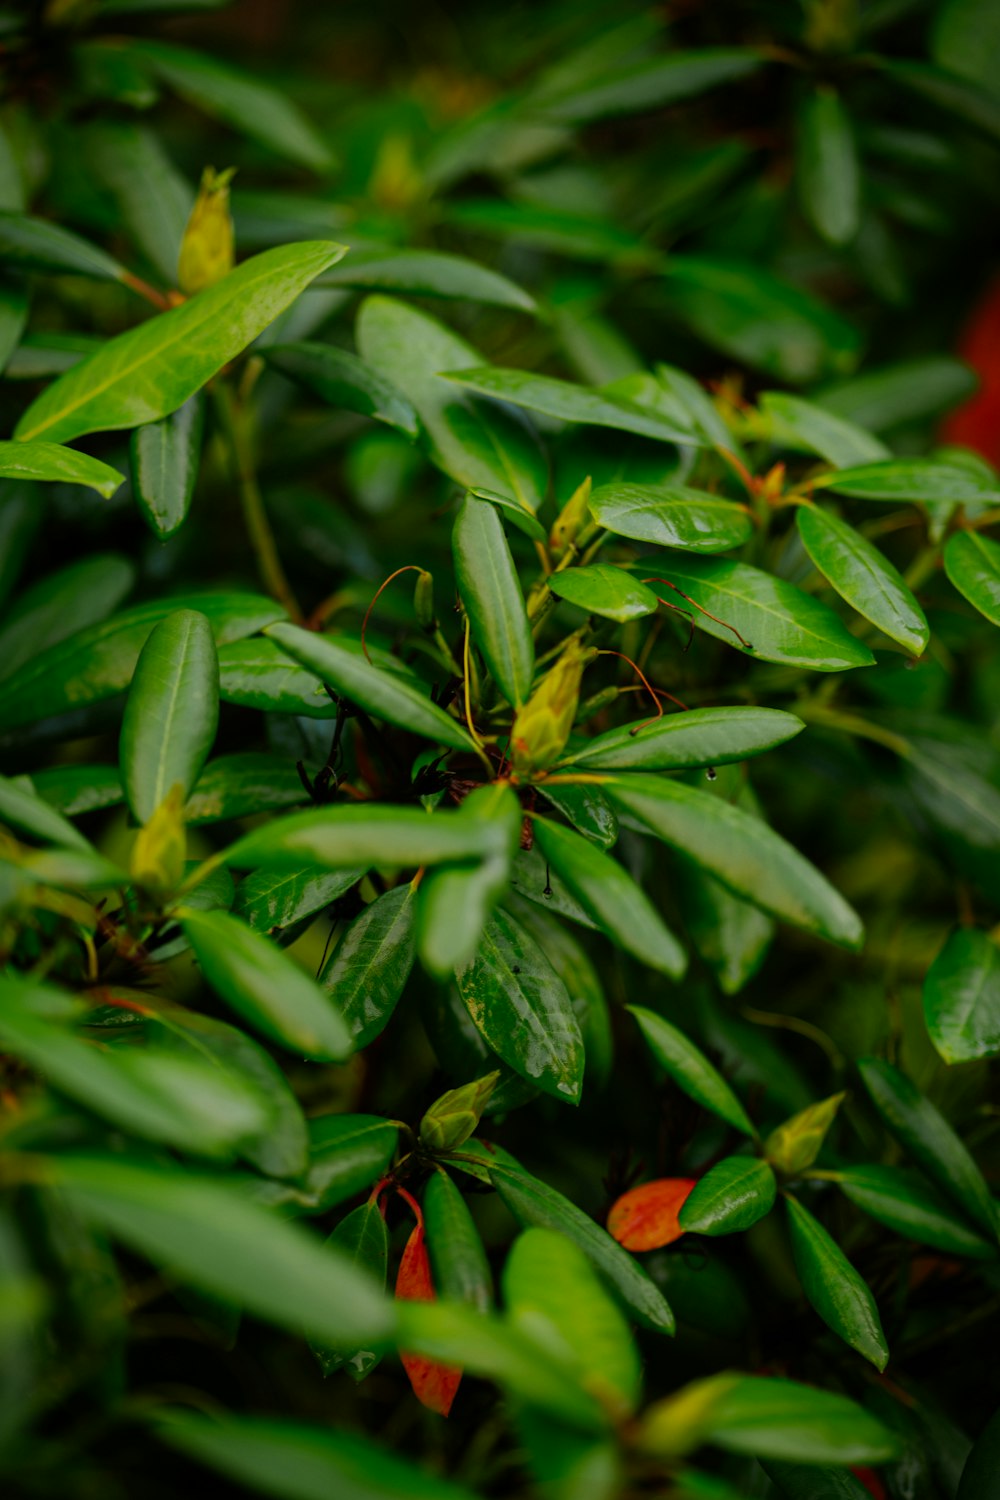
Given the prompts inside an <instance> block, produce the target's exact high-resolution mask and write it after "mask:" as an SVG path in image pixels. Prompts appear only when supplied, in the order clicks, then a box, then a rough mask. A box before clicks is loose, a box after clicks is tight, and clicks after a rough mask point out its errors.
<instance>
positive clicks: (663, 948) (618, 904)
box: [532, 818, 687, 979]
mask: <svg viewBox="0 0 1000 1500" xmlns="http://www.w3.org/2000/svg"><path fill="white" fill-rule="evenodd" d="M532 827H533V830H534V836H535V842H536V843H537V845H538V847H539V849H540V850H541V852H542V854H543V855H544V856H545V859H546V861H547V862H548V863H549V864H550V865H551V866H552V868H553V869H554V870H555V871H556V873H557V874H558V875H559V876H560V877H561V878H562V881H563V883H564V884H565V886H566V888H567V890H568V891H569V892H570V893H571V895H573V896H575V897H576V899H577V901H579V903H580V905H581V906H582V907H583V909H584V911H585V912H586V913H587V914H588V916H590V917H592V918H593V920H594V921H595V922H596V923H597V925H598V927H599V928H600V930H601V931H602V932H603V933H604V934H605V935H606V936H607V937H609V938H610V939H611V941H612V942H613V943H616V944H617V945H618V946H619V947H621V948H624V949H625V951H626V952H627V953H632V954H634V955H635V957H636V958H638V959H640V960H641V962H643V963H646V964H649V965H650V966H651V967H652V968H654V969H657V970H659V971H660V973H663V974H668V975H669V976H670V977H671V978H672V979H680V978H681V976H682V975H683V973H684V970H685V968H686V966H687V958H686V956H685V953H684V950H683V949H682V948H681V946H680V944H679V943H678V942H677V939H676V938H675V937H674V935H673V933H672V932H670V931H669V929H668V928H667V926H666V925H665V923H664V921H663V919H662V917H661V916H660V915H659V913H658V912H657V911H656V908H655V907H654V906H653V904H652V902H651V901H650V900H649V898H648V897H647V896H646V894H645V892H644V891H643V890H642V889H641V887H639V886H638V885H636V883H635V881H634V880H633V879H632V877H631V876H630V875H629V874H628V873H627V871H626V870H625V869H624V868H623V867H622V866H621V865H620V864H618V862H617V861H616V860H614V859H612V858H611V857H610V855H607V854H603V853H602V852H601V851H600V850H599V849H595V848H594V846H593V844H591V843H590V842H589V841H588V840H587V839H585V838H583V837H582V836H581V835H580V834H578V833H574V832H573V830H572V829H569V828H563V827H561V826H560V825H559V824H558V823H551V822H549V821H548V819H546V818H535V820H534V822H533V824H532Z"/></svg>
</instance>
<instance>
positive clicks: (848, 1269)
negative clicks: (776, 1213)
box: [785, 1193, 889, 1371]
mask: <svg viewBox="0 0 1000 1500" xmlns="http://www.w3.org/2000/svg"><path fill="white" fill-rule="evenodd" d="M785 1207H786V1211H787V1215H788V1232H789V1235H790V1236H791V1241H792V1254H793V1255H794V1257H795V1267H796V1270H797V1271H798V1273H799V1276H800V1278H801V1281H802V1285H803V1288H804V1289H805V1294H806V1296H807V1297H808V1299H809V1301H810V1302H811V1303H812V1305H813V1307H814V1308H815V1309H816V1311H817V1312H818V1313H819V1315H820V1317H821V1318H822V1319H823V1322H824V1323H825V1324H826V1325H827V1327H828V1328H831V1329H832V1330H833V1332H834V1333H835V1334H836V1335H837V1336H838V1338H842V1339H843V1340H844V1342H845V1344H849V1345H850V1347H851V1348H852V1349H856V1350H857V1351H858V1353H859V1354H861V1355H863V1356H864V1358H865V1359H867V1360H869V1361H870V1362H871V1363H872V1364H873V1365H874V1366H875V1368H876V1370H880V1371H881V1370H884V1369H885V1367H886V1365H887V1364H888V1362H889V1346H888V1344H887V1343H886V1341H885V1334H884V1333H883V1332H882V1322H881V1319H880V1318H879V1315H878V1308H877V1307H876V1306H875V1299H874V1297H873V1296H872V1294H871V1291H870V1290H869V1288H868V1285H867V1283H866V1282H865V1281H864V1280H863V1279H862V1278H861V1276H859V1275H858V1273H857V1271H856V1270H855V1269H854V1267H853V1266H852V1265H851V1263H850V1261H849V1260H848V1259H847V1256H846V1255H845V1254H844V1252H843V1250H841V1248H840V1246H839V1245H838V1244H837V1242H836V1240H834V1239H833V1237H832V1236H831V1235H830V1234H829V1233H828V1232H827V1231H826V1230H825V1229H824V1228H823V1225H822V1224H820V1223H819V1221H818V1220H817V1219H814V1218H813V1216H812V1214H811V1213H810V1212H809V1210H808V1209H807V1208H804V1207H803V1205H802V1204H801V1203H800V1202H799V1201H798V1199H797V1198H794V1197H793V1196H792V1195H791V1193H786V1194H785Z"/></svg>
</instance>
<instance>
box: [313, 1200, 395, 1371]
mask: <svg viewBox="0 0 1000 1500" xmlns="http://www.w3.org/2000/svg"><path fill="white" fill-rule="evenodd" d="M327 1244H328V1245H329V1246H330V1247H331V1249H334V1250H339V1251H340V1252H341V1254H343V1255H346V1256H347V1258H348V1259H349V1260H351V1261H352V1262H353V1264H354V1265H356V1266H359V1267H360V1268H361V1269H362V1270H364V1271H366V1272H367V1273H368V1274H369V1275H370V1276H371V1278H372V1280H373V1281H375V1282H377V1283H378V1285H379V1286H381V1287H382V1288H383V1289H384V1288H385V1284H386V1278H387V1274H388V1266H389V1231H388V1229H387V1228H386V1223H385V1219H384V1218H383V1217H382V1210H381V1208H380V1206H379V1204H378V1202H377V1201H373V1200H372V1199H371V1198H369V1199H368V1200H367V1202H365V1203H362V1205H361V1207H360V1208H356V1209H354V1211H353V1213H349V1214H347V1215H346V1216H345V1217H344V1218H343V1219H341V1221H340V1223H339V1224H338V1225H337V1227H336V1229H335V1230H334V1231H333V1233H332V1234H331V1236H330V1238H329V1240H328V1241H327ZM309 1347H310V1348H311V1349H312V1352H313V1353H314V1354H315V1356H316V1358H317V1359H318V1360H319V1366H320V1369H321V1370H322V1371H323V1375H324V1376H327V1375H332V1374H333V1372H334V1370H340V1369H342V1368H344V1367H345V1366H346V1368H347V1373H348V1374H349V1375H350V1377H351V1379H352V1380H355V1381H359V1380H363V1379H364V1378H365V1376H366V1375H370V1374H371V1372H372V1370H373V1369H374V1368H375V1366H376V1365H377V1364H378V1362H379V1360H380V1359H381V1357H382V1356H381V1354H380V1353H379V1351H378V1350H375V1349H357V1348H345V1347H344V1346H343V1345H340V1346H336V1345H332V1344H324V1343H320V1342H316V1341H314V1340H310V1344H309Z"/></svg>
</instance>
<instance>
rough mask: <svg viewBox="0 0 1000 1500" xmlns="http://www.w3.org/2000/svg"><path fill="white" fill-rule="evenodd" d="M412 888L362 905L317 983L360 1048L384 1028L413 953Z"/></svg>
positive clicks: (398, 890)
mask: <svg viewBox="0 0 1000 1500" xmlns="http://www.w3.org/2000/svg"><path fill="white" fill-rule="evenodd" d="M415 916H416V892H415V891H414V889H413V887H412V885H408V884H403V885H399V886H397V887H396V888H395V890H391V891H386V892H385V893H384V894H383V895H381V896H377V897H376V899H375V900H374V901H373V902H372V903H371V904H370V905H369V906H366V907H365V909H364V911H363V912H362V913H361V915H360V916H358V917H355V919H354V921H353V922H352V923H351V925H350V927H349V928H348V929H347V931H346V932H345V934H344V936H343V937H342V938H341V940H340V943H339V945H338V946H337V948H336V949H335V950H334V951H333V953H332V954H331V955H330V957H329V959H328V961H327V963H326V965H325V966H324V968H323V971H322V973H321V974H320V976H319V982H320V985H321V986H322V988H323V989H324V990H325V991H326V993H327V994H328V995H329V996H330V998H331V999H332V1000H333V1002H334V1003H335V1005H336V1007H337V1010H338V1011H339V1012H340V1014H341V1015H342V1016H343V1018H344V1020H345V1022H346V1023H347V1029H348V1031H349V1032H350V1034H351V1037H352V1038H353V1042H354V1045H355V1047H357V1048H358V1049H359V1050H360V1049H361V1048H362V1047H367V1046H368V1044H369V1042H372V1041H374V1040H375V1038H376V1037H377V1036H378V1035H379V1034H380V1033H381V1032H382V1031H383V1030H384V1029H385V1027H386V1025H387V1024H388V1022H389V1019H390V1017H391V1016H392V1013H393V1011H394V1010H395V1008H396V1002H397V1001H398V1000H399V997H400V995H401V994H402V993H403V989H404V987H405V985H406V981H407V979H408V978H409V976H410V970H411V969H412V968H413V960H414V958H415V956H416V940H415V937H414V922H415Z"/></svg>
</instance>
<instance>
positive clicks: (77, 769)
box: [31, 766, 125, 818]
mask: <svg viewBox="0 0 1000 1500" xmlns="http://www.w3.org/2000/svg"><path fill="white" fill-rule="evenodd" d="M31 782H32V785H33V786H34V788H35V791H36V792H37V793H38V795H39V796H40V797H44V798H45V800H46V802H48V803H49V804H50V805H51V806H52V807H54V808H56V809H57V811H58V812H61V813H63V814H65V816H66V817H68V818H75V817H77V816H78V815H79V814H80V813H85V812H94V811H96V810H97V809H99V808H103V807H117V806H118V804H119V803H121V802H124V801H125V793H124V792H123V791H122V783H121V777H120V776H119V774H118V767H117V766H50V767H48V768H47V769H46V770H44V771H36V772H35V773H34V775H33V776H32V778H31Z"/></svg>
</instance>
